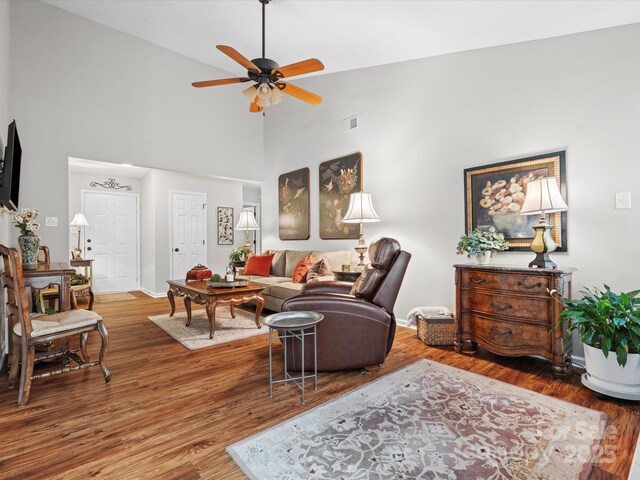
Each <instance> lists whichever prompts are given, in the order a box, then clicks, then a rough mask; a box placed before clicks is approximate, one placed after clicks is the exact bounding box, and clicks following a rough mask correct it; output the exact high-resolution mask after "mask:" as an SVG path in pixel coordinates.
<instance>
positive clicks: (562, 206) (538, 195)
mask: <svg viewBox="0 0 640 480" xmlns="http://www.w3.org/2000/svg"><path fill="white" fill-rule="evenodd" d="M568 209H569V207H567V204H566V203H565V201H564V199H563V198H562V195H561V194H560V189H559V188H558V181H557V180H556V178H555V177H547V178H542V179H540V180H534V181H532V182H529V183H528V184H527V195H526V197H525V198H524V204H523V205H522V209H521V210H520V213H521V214H523V215H536V214H541V213H552V212H563V211H565V210H568Z"/></svg>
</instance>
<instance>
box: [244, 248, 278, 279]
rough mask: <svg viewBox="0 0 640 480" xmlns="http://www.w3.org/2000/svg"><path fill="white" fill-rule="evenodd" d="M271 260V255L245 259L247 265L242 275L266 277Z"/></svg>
mask: <svg viewBox="0 0 640 480" xmlns="http://www.w3.org/2000/svg"><path fill="white" fill-rule="evenodd" d="M271 260H273V253H269V254H267V255H250V256H249V257H247V265H246V266H245V267H244V272H243V273H242V274H243V275H258V276H260V277H268V276H269V269H270V268H271Z"/></svg>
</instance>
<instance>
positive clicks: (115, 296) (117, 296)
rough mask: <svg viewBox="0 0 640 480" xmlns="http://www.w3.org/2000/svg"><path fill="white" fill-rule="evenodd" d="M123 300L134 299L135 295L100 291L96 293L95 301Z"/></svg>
mask: <svg viewBox="0 0 640 480" xmlns="http://www.w3.org/2000/svg"><path fill="white" fill-rule="evenodd" d="M125 300H136V297H135V296H133V295H131V294H130V293H127V292H120V293H100V294H98V295H96V302H99V303H103V302H122V301H125Z"/></svg>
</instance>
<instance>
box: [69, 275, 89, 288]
mask: <svg viewBox="0 0 640 480" xmlns="http://www.w3.org/2000/svg"><path fill="white" fill-rule="evenodd" d="M89 282H90V280H89V277H87V276H86V275H82V274H81V273H74V274H73V275H72V276H71V285H87V284H88V283H89Z"/></svg>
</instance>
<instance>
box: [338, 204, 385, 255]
mask: <svg viewBox="0 0 640 480" xmlns="http://www.w3.org/2000/svg"><path fill="white" fill-rule="evenodd" d="M379 221H380V217H379V216H378V214H377V213H376V211H375V209H374V208H373V202H372V201H371V194H370V193H365V192H355V193H352V194H351V198H350V199H349V209H348V210H347V214H346V215H345V216H344V218H343V219H342V223H359V224H360V237H359V238H358V245H356V246H355V247H354V250H355V251H356V252H358V255H359V256H360V263H358V267H364V254H365V252H366V251H367V250H368V248H369V247H367V244H366V242H365V241H364V225H363V224H365V223H371V222H379Z"/></svg>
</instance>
